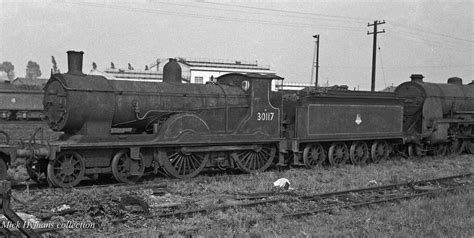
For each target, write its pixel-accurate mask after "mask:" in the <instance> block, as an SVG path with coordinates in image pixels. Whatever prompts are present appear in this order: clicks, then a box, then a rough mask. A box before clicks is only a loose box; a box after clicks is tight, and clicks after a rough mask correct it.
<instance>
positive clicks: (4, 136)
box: [0, 131, 10, 145]
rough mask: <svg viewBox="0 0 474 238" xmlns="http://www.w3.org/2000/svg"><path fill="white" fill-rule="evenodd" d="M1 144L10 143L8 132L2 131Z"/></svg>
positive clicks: (0, 132)
mask: <svg viewBox="0 0 474 238" xmlns="http://www.w3.org/2000/svg"><path fill="white" fill-rule="evenodd" d="M0 144H5V145H8V144H10V136H8V133H6V132H4V131H0Z"/></svg>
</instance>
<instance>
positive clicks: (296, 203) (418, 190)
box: [113, 173, 472, 222]
mask: <svg viewBox="0 0 474 238" xmlns="http://www.w3.org/2000/svg"><path fill="white" fill-rule="evenodd" d="M471 176H472V173H467V174H460V175H455V176H449V177H442V178H436V179H428V180H420V181H413V182H408V183H399V184H392V185H385V186H375V187H368V188H361V189H352V190H345V191H336V192H329V193H322V194H307V195H302V194H298V193H297V192H293V191H284V192H260V193H245V194H242V193H239V194H234V196H235V199H236V200H240V201H242V202H239V203H235V204H229V205H220V206H214V207H205V208H196V209H188V210H178V211H173V212H167V213H159V214H153V215H149V216H146V217H145V218H148V219H150V218H156V217H160V218H166V217H177V218H182V217H186V216H191V215H193V214H198V213H210V212H212V211H217V210H225V209H229V208H248V207H255V206H270V205H271V204H278V203H286V204H287V207H290V208H291V210H293V212H287V213H283V214H280V215H281V217H302V216H307V215H313V214H317V213H321V212H329V211H332V210H334V209H344V208H355V207H361V206H367V205H371V204H381V203H387V202H396V201H400V200H406V199H411V198H416V197H424V196H436V195H439V194H443V193H449V192H454V191H458V190H460V189H462V188H466V187H470V186H472V181H471ZM264 219H270V220H271V219H274V216H271V215H266V216H265V218H264ZM124 221H126V220H125V219H120V220H115V221H113V222H124Z"/></svg>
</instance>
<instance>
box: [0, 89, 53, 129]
mask: <svg viewBox="0 0 474 238" xmlns="http://www.w3.org/2000/svg"><path fill="white" fill-rule="evenodd" d="M43 94H44V92H43V90H41V88H40V87H38V86H34V85H13V84H11V83H10V82H9V81H8V82H7V81H5V82H1V83H0V121H2V120H15V121H16V120H42V119H43V117H44V116H43V113H42V111H43V105H42V103H41V102H42V101H43Z"/></svg>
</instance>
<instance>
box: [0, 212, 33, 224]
mask: <svg viewBox="0 0 474 238" xmlns="http://www.w3.org/2000/svg"><path fill="white" fill-rule="evenodd" d="M16 214H17V215H18V216H19V217H20V218H21V219H22V220H23V221H24V222H26V223H39V222H40V220H39V219H38V218H36V217H35V216H33V215H30V214H26V213H23V212H18V213H16ZM0 221H2V222H3V221H9V220H8V219H7V218H6V217H5V215H0ZM0 224H3V223H0Z"/></svg>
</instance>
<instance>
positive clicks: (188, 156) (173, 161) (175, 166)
mask: <svg viewBox="0 0 474 238" xmlns="http://www.w3.org/2000/svg"><path fill="white" fill-rule="evenodd" d="M209 154H210V153H208V152H188V153H184V152H182V151H181V150H179V149H178V150H168V151H159V152H158V157H159V158H160V161H161V163H162V165H163V168H164V170H165V171H166V173H167V174H168V175H170V176H171V177H174V178H180V179H187V178H192V177H194V176H196V175H198V174H199V173H200V172H201V171H202V170H203V169H204V166H206V164H207V161H208V160H209Z"/></svg>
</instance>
